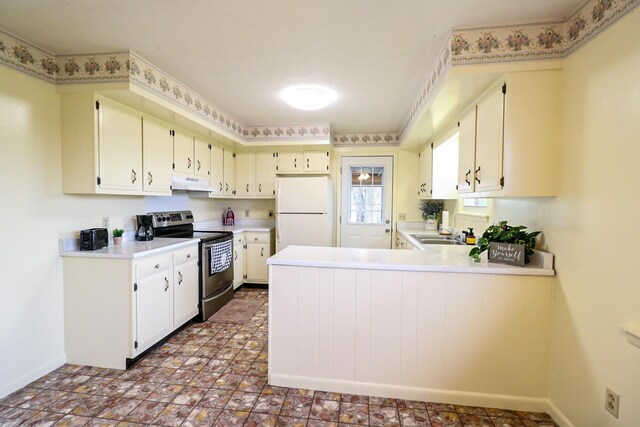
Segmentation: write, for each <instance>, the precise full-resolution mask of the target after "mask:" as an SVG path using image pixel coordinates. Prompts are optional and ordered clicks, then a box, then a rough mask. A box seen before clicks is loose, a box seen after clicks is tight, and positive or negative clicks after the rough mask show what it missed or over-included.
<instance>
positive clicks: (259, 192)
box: [255, 152, 276, 197]
mask: <svg viewBox="0 0 640 427" xmlns="http://www.w3.org/2000/svg"><path fill="white" fill-rule="evenodd" d="M275 160H276V156H275V153H264V152H260V153H256V191H255V195H256V196H265V197H273V196H275V195H276V161H275Z"/></svg>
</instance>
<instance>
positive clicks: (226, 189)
mask: <svg viewBox="0 0 640 427" xmlns="http://www.w3.org/2000/svg"><path fill="white" fill-rule="evenodd" d="M224 191H229V183H228V182H225V183H224Z"/></svg>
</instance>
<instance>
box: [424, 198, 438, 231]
mask: <svg viewBox="0 0 640 427" xmlns="http://www.w3.org/2000/svg"><path fill="white" fill-rule="evenodd" d="M442 209H444V202H443V201H442V200H422V201H420V211H422V219H424V220H425V230H427V231H436V230H437V229H438V217H439V215H440V213H441V212H442Z"/></svg>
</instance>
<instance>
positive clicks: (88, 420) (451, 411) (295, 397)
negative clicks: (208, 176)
mask: <svg viewBox="0 0 640 427" xmlns="http://www.w3.org/2000/svg"><path fill="white" fill-rule="evenodd" d="M235 298H238V299H245V300H251V301H258V302H261V303H262V305H261V306H260V308H259V309H258V311H257V312H256V313H255V315H254V316H253V317H252V318H251V319H250V320H249V321H247V322H244V323H234V322H221V321H208V322H204V323H191V324H190V325H188V326H187V327H186V328H185V329H183V330H182V331H180V332H179V333H177V334H176V335H174V336H173V337H172V338H170V339H169V340H168V341H167V342H166V343H165V344H163V345H162V346H160V347H158V348H157V349H155V350H154V351H153V352H151V353H149V354H148V355H147V356H146V357H145V358H144V359H142V360H141V361H140V362H139V363H137V364H136V365H135V366H133V367H132V368H130V369H128V370H127V371H119V370H114V369H101V368H94V367H89V366H77V365H68V364H67V365H63V366H61V367H60V368H58V369H56V370H55V371H53V372H51V373H49V374H47V375H45V376H43V377H42V378H40V379H38V380H36V381H34V382H33V383H31V384H29V385H28V386H26V387H24V388H22V389H20V390H18V391H16V392H15V393H13V394H11V395H9V396H7V397H5V398H4V399H0V425H1V426H3V427H5V426H18V425H20V426H143V425H153V426H175V427H177V426H182V427H195V426H221V427H224V426H229V427H235V426H246V427H258V426H269V427H275V426H280V427H285V426H300V427H304V426H308V427H341V426H344V427H355V426H403V427H405V426H407V427H408V426H434V427H435V426H438V427H440V426H487V427H510V426H514V427H515V426H528V427H533V426H537V427H542V426H556V425H557V424H556V423H555V422H554V421H553V419H552V418H551V417H550V416H549V415H548V414H546V413H538V412H519V411H510V410H502V409H495V408H479V407H469V406H459V405H453V404H448V403H436V402H417V401H408V400H398V399H385V398H379V397H373V396H356V395H347V394H340V393H330V392H323V391H313V390H303V389H291V388H283V387H272V386H269V385H268V384H267V357H268V354H267V300H268V293H267V291H266V290H264V289H255V288H240V289H239V290H238V291H237V292H236V295H235Z"/></svg>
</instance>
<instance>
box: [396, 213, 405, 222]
mask: <svg viewBox="0 0 640 427" xmlns="http://www.w3.org/2000/svg"><path fill="white" fill-rule="evenodd" d="M406 220H407V214H406V213H401V214H398V221H406Z"/></svg>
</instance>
